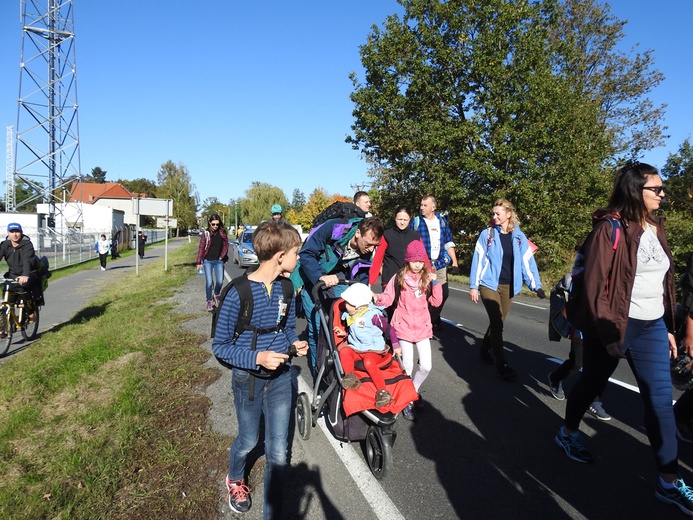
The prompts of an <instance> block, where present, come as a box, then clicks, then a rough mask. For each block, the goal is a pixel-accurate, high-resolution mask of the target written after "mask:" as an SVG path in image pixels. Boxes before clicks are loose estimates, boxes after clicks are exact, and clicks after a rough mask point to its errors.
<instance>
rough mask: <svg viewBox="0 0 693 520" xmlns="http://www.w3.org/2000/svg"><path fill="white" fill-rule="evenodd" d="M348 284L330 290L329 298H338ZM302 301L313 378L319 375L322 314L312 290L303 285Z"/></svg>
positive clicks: (309, 362) (309, 364)
mask: <svg viewBox="0 0 693 520" xmlns="http://www.w3.org/2000/svg"><path fill="white" fill-rule="evenodd" d="M347 287H348V285H345V284H340V285H337V286H335V287H333V288H332V289H330V290H329V292H328V295H327V296H328V297H329V298H337V297H339V296H340V295H341V294H342V293H343V292H344V291H346V290H347ZM301 302H302V303H303V312H304V313H305V315H306V322H307V324H308V368H310V373H311V374H312V376H313V378H315V376H316V375H317V372H318V370H317V359H318V358H317V355H318V336H319V334H320V316H319V315H318V309H317V308H316V306H315V303H314V302H313V299H312V297H311V294H310V291H309V290H307V287H303V290H302V291H301Z"/></svg>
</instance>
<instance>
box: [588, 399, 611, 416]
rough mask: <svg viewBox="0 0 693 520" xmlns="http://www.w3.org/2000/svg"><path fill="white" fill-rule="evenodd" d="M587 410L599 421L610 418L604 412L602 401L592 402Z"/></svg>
mask: <svg viewBox="0 0 693 520" xmlns="http://www.w3.org/2000/svg"><path fill="white" fill-rule="evenodd" d="M587 411H588V412H589V413H590V414H591V415H593V416H594V417H596V418H597V419H599V420H600V421H610V420H611V416H610V415H609V414H608V413H606V410H604V407H603V406H602V403H600V402H599V401H595V402H593V403H592V404H591V405H590V407H589V408H588V410H587Z"/></svg>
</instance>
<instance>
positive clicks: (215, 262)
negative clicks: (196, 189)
mask: <svg viewBox="0 0 693 520" xmlns="http://www.w3.org/2000/svg"><path fill="white" fill-rule="evenodd" d="M207 224H208V225H207V229H206V230H204V231H203V232H202V233H201V234H200V246H199V247H198V248H197V260H196V261H195V266H196V268H197V270H198V271H199V270H200V268H202V269H203V270H204V273H205V294H206V296H207V310H208V311H211V310H212V307H213V306H215V305H219V293H221V286H222V285H223V283H224V264H225V263H226V261H227V260H228V258H229V257H228V251H229V240H228V237H227V236H226V229H224V223H223V222H222V221H221V217H220V216H219V215H218V214H217V213H214V214H213V215H211V216H210V217H209V218H208V219H207Z"/></svg>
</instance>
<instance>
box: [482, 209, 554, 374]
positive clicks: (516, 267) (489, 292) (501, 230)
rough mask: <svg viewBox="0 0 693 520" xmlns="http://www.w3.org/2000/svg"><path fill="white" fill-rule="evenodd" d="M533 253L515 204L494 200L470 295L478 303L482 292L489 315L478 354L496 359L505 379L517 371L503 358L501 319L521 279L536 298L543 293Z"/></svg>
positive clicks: (518, 287)
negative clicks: (522, 229) (521, 227)
mask: <svg viewBox="0 0 693 520" xmlns="http://www.w3.org/2000/svg"><path fill="white" fill-rule="evenodd" d="M533 253H534V252H533V251H532V249H531V248H530V245H529V241H528V240H527V237H526V236H525V234H524V233H523V232H522V231H520V227H519V221H518V219H517V214H516V212H515V207H514V206H513V205H512V204H511V203H510V202H508V201H507V200H505V199H498V200H496V202H495V203H494V204H493V215H492V217H491V225H490V227H488V228H486V229H485V230H483V231H482V232H481V234H480V235H479V239H478V240H477V242H476V247H475V248H474V257H473V258H472V271H471V273H470V275H469V297H470V298H471V300H472V301H473V302H474V303H478V302H479V296H481V301H482V303H483V304H484V307H485V308H486V312H487V313H488V318H489V326H488V329H487V330H486V335H485V336H484V340H483V342H482V344H481V348H480V350H479V356H480V357H481V359H482V361H484V362H486V363H488V364H494V362H495V365H496V370H497V371H498V376H499V377H500V378H502V379H505V380H508V379H512V378H513V377H515V375H516V374H515V371H514V370H513V369H512V368H510V367H509V366H508V364H507V363H506V362H505V354H504V351H503V322H504V321H505V317H506V316H507V315H508V311H509V310H510V303H511V300H512V298H513V296H515V295H516V294H517V293H519V292H520V290H521V289H522V283H523V282H524V283H525V284H527V287H529V288H530V289H531V290H532V291H535V292H536V293H537V295H538V296H539V298H545V297H546V295H545V294H544V290H543V289H542V288H541V280H539V271H538V270H537V264H536V262H535V261H534V254H533ZM490 350H493V357H491V354H490V352H489V351H490Z"/></svg>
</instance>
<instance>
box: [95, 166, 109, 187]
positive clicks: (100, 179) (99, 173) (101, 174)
mask: <svg viewBox="0 0 693 520" xmlns="http://www.w3.org/2000/svg"><path fill="white" fill-rule="evenodd" d="M107 173H108V172H107V171H105V170H102V169H101V167H100V166H95V167H94V168H92V169H91V178H92V179H93V182H97V183H99V184H105V183H106V174H107Z"/></svg>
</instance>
